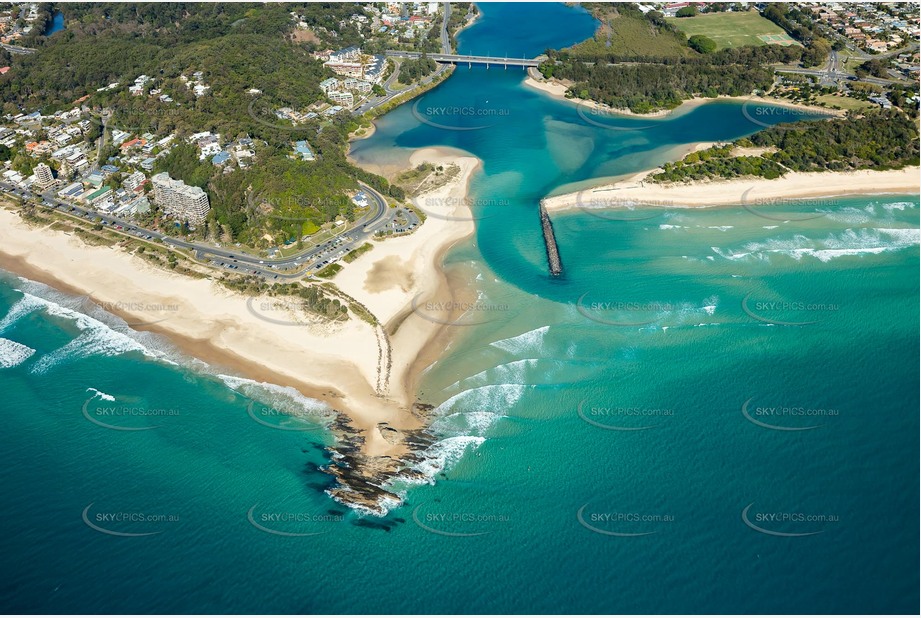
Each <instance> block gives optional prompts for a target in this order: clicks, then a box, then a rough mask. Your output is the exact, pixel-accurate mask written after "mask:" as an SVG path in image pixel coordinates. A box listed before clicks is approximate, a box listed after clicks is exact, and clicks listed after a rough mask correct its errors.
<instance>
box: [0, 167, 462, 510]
mask: <svg viewBox="0 0 921 618" xmlns="http://www.w3.org/2000/svg"><path fill="white" fill-rule="evenodd" d="M418 156H420V157H423V158H424V160H426V161H429V162H434V163H447V162H450V163H453V164H456V165H458V166H459V167H460V169H461V171H460V174H458V175H457V176H456V177H454V178H453V179H452V180H451V181H450V182H448V183H447V184H445V185H444V186H442V187H440V188H439V189H437V192H438V193H439V195H441V196H443V197H445V198H448V197H450V198H451V203H452V204H453V205H454V207H455V208H456V209H457V211H458V212H459V213H460V212H461V211H463V210H464V209H467V206H466V200H465V197H466V190H467V183H468V181H469V178H470V176H471V175H472V173H473V172H474V171H475V170H476V169H477V167H478V165H479V161H478V160H477V159H476V158H473V157H457V156H456V155H455V154H453V153H452V154H447V153H442V152H438V151H435V150H430V151H424V152H420V153H418ZM439 157H443V158H441V159H439ZM456 219H457V220H453V219H451V220H449V219H436V218H429V219H428V220H427V221H426V222H424V223H423V224H422V225H421V226H420V227H419V228H417V229H416V230H415V231H414V233H413V234H409V235H406V236H403V237H399V238H393V239H388V240H384V241H373V245H374V249H373V250H371V251H369V252H368V253H366V254H364V255H362V256H361V257H360V258H359V259H357V260H355V262H353V263H351V264H347V265H346V267H345V268H344V269H343V271H342V272H340V274H339V275H338V278H337V280H335V281H334V282H335V283H336V284H337V285H338V286H339V287H340V289H342V290H343V291H344V292H346V293H347V294H349V295H350V296H352V298H354V299H355V300H357V301H358V302H359V303H361V304H362V305H364V306H365V307H367V308H369V309H370V310H371V311H372V312H373V313H374V315H375V316H376V317H377V319H378V320H379V322H380V323H381V325H383V326H372V325H371V324H369V323H367V322H365V321H362V320H360V319H358V318H357V317H355V316H353V317H352V318H351V319H349V320H348V321H345V322H328V321H325V320H321V319H318V318H315V317H312V316H310V315H309V314H305V313H303V312H301V311H298V310H297V309H296V308H292V307H291V306H290V305H291V304H290V303H288V304H285V303H281V304H280V306H281V308H280V309H278V308H276V309H271V308H272V307H278V306H279V303H277V299H273V298H269V297H259V298H252V297H247V296H245V295H243V294H240V293H237V292H233V291H230V290H228V289H226V288H225V287H223V286H222V285H221V284H219V283H217V282H216V281H214V280H212V279H208V278H205V279H196V278H192V277H187V276H184V275H179V274H176V273H174V272H170V271H167V270H163V269H160V268H156V267H154V266H152V265H151V264H150V263H149V262H147V261H145V260H144V259H143V258H142V257H140V256H139V255H136V254H131V253H128V252H126V251H125V250H123V249H121V248H118V247H107V246H94V245H89V244H87V243H85V242H84V241H83V240H81V239H80V238H78V237H77V236H75V235H73V234H70V233H65V232H61V231H56V230H52V229H50V228H38V227H33V226H32V225H30V224H27V223H26V222H25V221H23V220H22V219H21V218H20V216H19V213H18V212H17V211H16V209H15V208H14V207H10V208H0V267H2V268H4V269H6V270H8V271H10V272H13V273H15V274H18V275H20V276H23V277H26V278H29V279H33V280H36V281H40V282H42V283H45V284H47V285H50V286H52V287H54V288H56V289H59V290H61V291H64V292H66V293H71V294H76V295H85V296H87V297H88V298H89V299H90V300H92V301H93V302H94V303H96V304H97V305H99V306H100V307H103V308H104V309H106V310H107V311H109V312H110V313H113V314H115V315H117V316H118V317H120V318H122V319H124V320H125V321H126V322H127V323H128V324H129V325H136V326H132V328H134V329H135V330H144V331H151V332H155V333H157V334H160V335H162V336H164V337H165V338H166V339H168V340H169V341H170V343H172V344H173V345H174V346H175V347H176V348H177V349H178V350H180V351H181V352H182V353H184V354H185V355H188V356H190V357H194V358H196V359H199V360H202V361H205V362H206V363H208V364H209V365H211V366H212V367H214V368H215V370H218V369H219V371H220V372H223V373H227V374H232V375H236V376H240V377H243V378H246V379H248V380H252V381H254V382H256V383H263V384H266V385H277V386H283V387H291V388H294V389H296V390H297V391H298V392H300V393H301V394H303V395H304V396H306V397H308V398H311V399H315V400H318V401H320V402H322V403H324V404H326V406H328V407H329V408H332V409H333V410H335V411H336V412H337V414H336V420H335V421H334V422H333V425H332V429H333V431H334V433H335V434H336V435H337V444H336V445H334V446H332V447H330V453H331V455H332V459H333V461H332V464H331V465H330V466H329V467H328V469H327V471H328V472H329V473H330V474H331V475H332V476H333V477H334V478H335V479H336V483H335V485H334V486H333V487H332V488H331V489H330V490H329V491H328V493H330V495H331V496H332V497H333V498H334V499H336V500H338V501H340V502H342V503H344V504H346V505H348V506H351V507H354V508H357V509H359V510H362V511H366V512H368V513H374V514H383V513H385V512H386V509H387V505H388V504H391V503H393V502H394V501H398V500H399V497H398V496H396V495H394V494H392V493H390V492H389V491H387V489H386V485H387V483H388V480H389V479H391V478H393V477H394V476H395V475H403V476H406V475H412V472H411V470H410V471H407V468H409V467H411V466H412V464H413V463H414V462H416V461H418V460H419V458H420V457H424V455H422V454H420V453H419V451H423V450H424V449H425V448H427V447H428V446H429V445H430V444H431V443H432V439H430V438H428V437H426V436H425V432H424V430H425V427H426V424H427V418H426V415H425V410H426V406H419V405H414V404H415V403H416V402H415V399H414V397H415V386H416V376H415V375H414V372H416V371H421V368H424V366H425V365H426V364H427V363H430V362H432V361H434V360H435V359H434V358H428V357H427V356H426V354H427V353H426V352H425V350H426V349H427V346H428V344H429V343H430V342H431V341H432V340H433V338H435V337H438V336H444V333H442V332H441V331H443V330H444V327H443V325H442V324H440V323H438V322H435V321H429V320H426V319H423V318H422V317H420V316H418V315H414V314H413V312H412V301H413V299H414V298H416V297H417V296H420V295H422V296H426V295H439V294H440V295H444V294H448V293H450V290H448V288H447V280H446V278H445V276H444V274H443V273H442V272H441V269H440V265H441V260H442V257H443V255H444V252H445V251H446V250H447V248H448V247H450V246H451V245H452V244H454V243H455V242H456V241H457V240H459V239H461V238H464V237H466V236H468V235H469V234H471V233H472V231H473V224H472V222H471V221H470V219H469V217H461V216H459V217H457V218H456ZM163 307H171V308H172V309H171V310H170V311H168V312H166V313H164V311H163ZM253 307H257V309H258V308H259V307H270V309H267V310H266V311H276V313H273V314H271V315H270V317H271V318H272V319H265V316H263V315H260V311H259V310H256V311H254V310H253ZM449 313H450V312H446V313H445V314H444V316H442V317H444V319H445V320H447V319H449V318H450V315H449ZM278 318H281V319H278ZM397 319H398V320H399V323H398V324H393V322H394V321H395V320H397ZM388 324H389V325H388ZM388 329H390V331H391V332H385V331H387V330H388ZM382 373H385V374H386V379H383V380H382V379H381V374H382Z"/></svg>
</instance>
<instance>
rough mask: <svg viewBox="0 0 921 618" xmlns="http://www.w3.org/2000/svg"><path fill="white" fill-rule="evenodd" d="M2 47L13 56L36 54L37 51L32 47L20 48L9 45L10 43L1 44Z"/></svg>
mask: <svg viewBox="0 0 921 618" xmlns="http://www.w3.org/2000/svg"><path fill="white" fill-rule="evenodd" d="M0 47H2V48H3V49H5V50H7V51H8V52H10V53H11V54H34V53H35V52H36V51H38V50H36V49H32V48H31V47H20V46H19V45H9V44H8V43H0Z"/></svg>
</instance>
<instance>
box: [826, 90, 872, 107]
mask: <svg viewBox="0 0 921 618" xmlns="http://www.w3.org/2000/svg"><path fill="white" fill-rule="evenodd" d="M816 100H818V101H821V102H822V103H824V104H825V105H828V106H829V107H840V108H841V109H854V110H864V109H872V108H875V107H879V106H878V105H875V104H873V103H870V102H869V101H861V100H860V99H852V98H851V97H838V96H835V95H833V94H823V95H822V96H819V97H816Z"/></svg>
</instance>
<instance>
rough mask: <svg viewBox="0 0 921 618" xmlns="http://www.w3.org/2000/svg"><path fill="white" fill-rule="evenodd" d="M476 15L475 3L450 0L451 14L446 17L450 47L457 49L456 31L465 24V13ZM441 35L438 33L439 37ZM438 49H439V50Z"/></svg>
mask: <svg viewBox="0 0 921 618" xmlns="http://www.w3.org/2000/svg"><path fill="white" fill-rule="evenodd" d="M468 12H469V13H470V15H471V16H474V17H475V16H476V15H477V13H478V11H477V8H476V5H475V4H474V3H472V2H452V3H451V16H450V17H448V43H449V44H450V45H451V49H452V50H453V49H457V38H456V37H457V33H458V32H459V31H460V29H461V28H463V27H464V26H465V25H467V14H468ZM440 37H441V35H440V34H439V39H440ZM439 51H440V50H439Z"/></svg>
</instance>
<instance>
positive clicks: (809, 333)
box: [0, 4, 919, 613]
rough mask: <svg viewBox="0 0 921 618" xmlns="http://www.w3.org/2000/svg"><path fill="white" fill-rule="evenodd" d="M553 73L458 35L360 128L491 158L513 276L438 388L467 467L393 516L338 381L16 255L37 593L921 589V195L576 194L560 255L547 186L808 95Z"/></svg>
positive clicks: (260, 599)
mask: <svg viewBox="0 0 921 618" xmlns="http://www.w3.org/2000/svg"><path fill="white" fill-rule="evenodd" d="M481 11H482V16H481V17H480V18H479V20H478V21H477V22H476V23H475V24H474V25H473V26H471V27H470V28H469V29H467V30H465V31H464V32H463V33H462V34H461V35H460V37H459V48H460V50H461V51H462V52H469V53H478V54H487V53H489V54H491V55H507V56H509V57H515V56H517V57H522V56H526V57H533V56H536V55H537V54H539V53H541V52H542V51H543V50H544V49H546V48H547V47H556V46H563V45H567V44H571V43H573V42H576V41H578V40H581V39H584V38H586V37H588V36H590V35H591V33H592V31H593V29H594V27H595V23H594V22H593V20H592V18H591V17H590V16H589V15H587V13H585V11H583V10H582V9H579V8H572V7H567V6H564V5H551V4H540V5H520V4H517V5H514V6H512V5H495V4H483V5H481ZM523 79H524V73H523V71H522V70H521V69H520V68H518V69H513V68H511V67H510V68H508V69H507V70H506V69H504V68H501V67H495V66H491V67H490V68H489V69H486V68H485V67H483V68H476V67H474V68H470V69H468V68H466V67H459V68H458V69H457V70H456V71H455V73H454V74H453V75H452V76H451V77H450V79H448V80H447V81H445V82H444V83H443V84H442V85H440V86H439V87H437V88H436V89H434V90H433V91H431V92H429V93H427V94H425V95H424V96H423V97H421V98H420V99H418V100H417V101H415V102H413V103H412V104H409V105H405V106H403V107H401V108H399V109H397V110H395V111H393V112H392V113H390V114H388V115H387V116H385V117H383V118H381V119H380V121H379V123H378V130H377V131H376V133H375V134H374V135H373V137H371V138H369V139H367V140H364V141H362V142H359V143H358V144H356V147H355V149H354V151H353V156H355V157H356V158H357V159H359V160H360V161H367V162H369V163H376V164H380V163H381V162H387V161H392V162H399V161H401V160H404V159H405V157H406V156H407V154H408V153H409V152H411V150H413V149H416V148H420V147H426V146H448V147H453V148H457V149H460V150H463V151H466V152H469V153H472V154H474V155H475V156H477V157H479V158H480V159H481V160H482V161H483V169H482V171H481V172H480V173H479V174H478V175H477V176H476V177H475V178H474V180H473V182H472V184H471V204H472V211H473V213H474V214H473V216H474V217H475V218H476V219H477V231H476V234H475V235H474V236H473V237H472V238H471V239H470V240H469V241H467V242H464V243H461V244H460V245H458V246H457V247H456V248H455V249H453V250H452V251H451V252H450V253H449V254H448V256H447V258H446V266H447V268H449V269H457V270H458V271H460V272H462V273H463V274H464V275H465V277H466V278H467V280H469V282H470V285H471V286H472V287H473V288H475V289H476V291H477V292H478V294H479V297H480V299H481V301H482V302H481V303H479V304H477V305H476V307H474V308H473V309H472V311H471V315H469V316H465V317H464V318H462V320H461V323H459V324H458V325H457V327H456V328H457V330H458V334H457V337H456V338H455V339H454V340H453V342H452V344H451V345H450V346H449V348H448V349H447V350H446V351H445V354H444V356H443V357H442V358H441V359H440V360H439V361H438V362H437V363H436V364H434V365H433V366H432V367H430V368H429V369H428V370H427V372H426V375H425V377H424V382H423V388H422V393H421V394H420V397H421V398H422V399H423V400H425V401H427V402H429V403H431V404H433V405H436V406H437V408H436V413H437V415H438V419H437V420H436V421H435V424H434V426H433V429H434V430H435V432H436V433H437V434H438V436H439V438H440V441H439V442H438V443H437V444H436V446H435V447H433V448H432V449H431V451H430V452H429V453H428V458H427V459H426V460H425V461H424V462H423V463H422V464H420V468H421V469H422V471H424V472H426V473H427V474H429V475H430V477H431V478H432V479H433V480H434V481H435V482H434V483H433V484H419V485H414V486H406V487H401V488H399V489H400V490H401V491H403V492H404V493H405V496H406V499H405V502H404V504H403V505H402V506H400V507H397V508H394V509H393V510H391V511H390V512H389V513H388V514H387V515H386V516H385V517H382V518H377V517H367V516H362V515H360V514H358V513H355V512H351V511H348V510H347V509H345V508H344V507H342V506H341V505H338V504H337V503H335V502H333V501H331V500H330V499H329V498H328V497H327V496H326V495H325V494H324V493H323V489H324V488H325V487H326V486H327V485H328V482H329V479H328V477H327V476H326V475H323V474H321V473H320V472H318V470H317V468H318V467H319V466H322V465H325V464H326V463H327V461H326V458H325V455H324V451H323V446H324V445H325V444H328V443H329V441H330V436H329V434H328V432H327V431H326V430H325V429H324V427H323V425H324V422H325V420H326V419H327V416H326V414H327V411H326V410H324V409H323V408H322V406H319V405H317V404H316V403H314V402H312V401H310V400H307V399H305V398H303V397H300V396H299V395H298V394H297V393H294V392H292V391H290V390H286V389H281V388H278V387H273V386H271V385H259V384H254V383H250V382H247V381H245V380H240V379H237V378H232V377H230V376H221V375H219V373H218V372H217V371H216V370H214V369H212V368H209V367H208V366H206V365H204V364H203V363H198V362H195V361H193V360H191V359H187V358H184V357H182V355H180V354H178V353H177V352H175V351H174V350H173V349H172V348H171V346H170V345H169V344H168V342H166V341H164V340H162V339H160V338H159V337H157V336H155V335H150V334H146V333H137V332H135V331H133V330H132V329H131V328H130V327H129V326H128V325H126V324H125V323H124V322H122V321H121V320H119V319H118V318H115V317H113V316H111V315H109V314H107V313H105V312H104V311H102V310H100V309H99V308H96V307H94V306H93V305H92V304H90V303H88V302H86V301H85V300H84V299H81V298H75V297H72V296H67V295H64V294H62V293H59V292H56V291H54V290H52V289H50V288H47V287H46V286H43V285H41V284H37V283H33V282H30V281H27V280H23V279H20V278H18V277H15V276H13V275H6V276H4V277H3V279H2V281H0V316H2V317H0V380H2V384H3V386H4V392H5V394H6V397H7V405H6V406H5V410H6V421H7V424H6V431H4V432H2V433H0V452H2V453H4V456H5V462H4V463H5V465H4V467H5V472H4V475H3V481H2V488H3V490H4V495H5V496H6V500H4V501H3V504H2V505H0V514H2V516H3V519H4V521H5V522H6V530H5V534H4V535H3V536H2V540H0V551H2V553H3V554H4V555H6V556H17V557H18V559H17V560H15V561H11V560H7V561H5V563H4V566H3V567H2V569H3V581H2V584H0V603H2V606H3V607H4V608H6V609H7V611H10V612H30V611H31V612H132V613H134V612H136V613H146V612H161V613H169V612H179V613H182V612H198V613H216V612H239V613H254V612H258V613H284V612H298V613H311V612H313V613H318V612H323V613H335V612H343V613H345V612H347V613H380V612H384V613H397V612H411V613H449V612H451V613H454V612H459V613H464V612H473V613H476V612H505V613H527V612H546V613H583V612H586V613H592V612H605V613H617V612H633V613H657V612H668V613H697V612H709V613H736V612H759V613H783V612H796V613H843V612H847V613H853V612H857V613H873V612H886V613H908V612H913V611H916V610H917V602H918V598H917V581H918V575H919V573H918V564H917V560H916V548H917V546H918V529H917V520H918V502H919V495H918V491H919V490H918V474H917V462H918V458H919V450H918V440H917V435H918V431H919V427H918V409H919V398H918V360H919V359H918V345H917V342H918V338H919V331H918V322H919V312H918V302H917V301H918V296H919V284H918V260H919V248H918V244H919V243H918V236H919V198H918V196H917V195H906V196H890V195H887V196H865V197H851V198H831V197H830V198H822V199H813V200H802V201H780V202H770V203H767V202H764V203H762V202H758V201H757V199H756V198H754V197H753V196H740V204H742V203H744V204H745V207H743V206H739V207H724V208H713V209H695V210H690V209H683V208H679V206H680V205H677V204H657V205H655V208H637V209H634V210H629V209H628V210H626V211H624V210H623V209H621V210H616V211H615V210H607V209H597V208H591V207H589V206H596V205H597V204H595V203H594V202H592V200H590V199H589V200H587V202H586V208H584V209H575V210H573V211H571V212H568V213H561V214H554V215H553V220H554V227H555V231H556V236H557V240H558V242H559V247H560V253H561V255H562V260H563V265H564V274H563V276H561V277H558V278H553V277H550V276H549V275H548V272H547V264H546V256H545V252H544V247H543V244H542V241H541V237H540V227H539V222H538V217H537V207H538V201H539V200H540V198H542V197H544V196H546V195H548V194H551V193H554V192H559V191H562V190H564V189H567V190H570V189H572V188H574V187H575V188H578V187H584V186H588V184H589V181H591V180H592V179H596V178H599V177H604V178H607V177H620V176H625V175H628V174H632V173H635V172H638V171H641V170H643V169H648V168H650V167H653V166H655V165H657V164H659V163H661V162H663V161H665V160H668V159H669V158H670V157H673V156H675V155H676V153H679V152H682V151H684V150H686V149H687V148H688V146H689V145H691V144H694V143H697V142H711V141H719V140H729V139H735V138H737V137H740V136H743V135H747V134H750V133H753V132H755V131H757V130H758V129H759V128H761V126H760V125H759V122H763V123H768V124H769V123H771V122H780V121H783V120H790V119H792V115H793V114H794V113H793V112H788V113H783V112H777V113H776V114H760V115H759V114H755V113H754V112H753V108H751V107H748V108H746V107H745V105H743V104H740V103H735V102H717V103H710V104H706V105H702V106H699V107H697V108H694V109H693V110H691V111H688V112H686V113H682V114H675V115H672V116H666V117H663V118H661V119H654V120H649V119H640V118H613V117H600V116H598V115H593V114H591V113H590V111H589V110H585V109H581V108H579V107H578V106H576V105H574V104H572V103H570V102H565V101H558V100H555V99H552V98H550V97H548V96H546V95H544V94H543V93H540V92H538V91H536V90H533V89H531V88H529V87H528V86H526V85H524V84H523V83H522V82H523ZM766 119H769V122H767V121H766ZM587 195H591V194H587ZM420 207H422V208H428V209H429V211H430V212H429V213H428V214H429V216H439V215H440V214H441V213H439V212H438V210H437V208H438V207H437V205H426V204H424V203H422V204H420ZM266 409H271V410H279V411H282V412H286V413H288V414H291V415H293V416H283V417H279V418H277V419H276V420H275V421H273V422H272V423H268V424H269V425H271V424H274V425H276V426H275V427H272V426H266V423H265V422H264V419H265V418H267V417H265V416H264V415H260V414H259V413H258V412H259V411H260V410H263V411H264V410H266ZM259 420H263V422H258V421H259ZM113 532H114V533H115V534H112V533H113Z"/></svg>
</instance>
